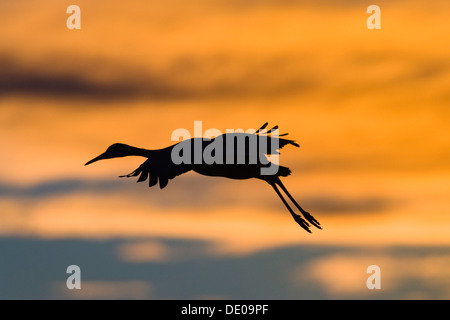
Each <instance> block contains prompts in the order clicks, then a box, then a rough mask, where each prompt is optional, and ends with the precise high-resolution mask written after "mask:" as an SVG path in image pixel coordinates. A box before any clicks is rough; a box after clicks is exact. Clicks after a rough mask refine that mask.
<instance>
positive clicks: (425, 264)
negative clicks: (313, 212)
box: [292, 248, 450, 299]
mask: <svg viewBox="0 0 450 320" xmlns="http://www.w3.org/2000/svg"><path fill="white" fill-rule="evenodd" d="M406 251H407V252H405V250H403V253H402V254H398V253H395V252H396V250H392V249H387V250H375V251H373V252H370V253H368V252H361V251H354V252H351V253H339V254H332V255H328V256H323V257H320V258H317V259H312V260H311V261H309V262H308V263H306V264H304V265H302V266H300V267H299V268H297V269H296V270H295V271H294V272H293V274H292V275H293V278H294V280H295V281H296V282H297V284H298V285H300V286H304V285H305V281H306V280H305V278H307V279H308V280H307V281H306V282H309V283H310V285H313V286H317V285H319V286H321V287H322V288H323V290H324V291H325V292H326V293H327V295H328V296H329V298H332V299H333V298H354V297H360V298H381V297H389V296H394V297H395V296H397V297H399V296H401V297H403V298H404V299H435V298H436V297H437V296H439V297H440V299H448V298H449V297H450V290H449V289H448V288H449V287H450V280H449V279H450V270H449V268H448V265H449V263H450V257H449V256H448V254H447V253H444V254H443V253H442V252H433V251H435V250H432V248H430V249H429V250H425V253H424V252H421V250H413V249H408V250H406ZM427 251H428V252H427ZM371 265H377V266H379V267H380V271H381V272H380V283H381V289H379V290H369V289H368V288H367V285H366V282H367V279H368V278H369V277H370V276H371V275H372V272H369V273H368V272H367V268H368V267H369V266H371Z"/></svg>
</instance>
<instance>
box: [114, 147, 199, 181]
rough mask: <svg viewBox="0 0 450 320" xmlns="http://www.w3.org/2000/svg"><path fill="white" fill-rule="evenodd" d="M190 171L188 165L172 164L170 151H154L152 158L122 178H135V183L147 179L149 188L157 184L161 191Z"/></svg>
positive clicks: (190, 167)
mask: <svg viewBox="0 0 450 320" xmlns="http://www.w3.org/2000/svg"><path fill="white" fill-rule="evenodd" d="M191 169H192V166H191V165H189V164H184V163H181V164H174V163H173V161H172V158H171V149H168V148H167V149H162V150H155V151H154V153H153V154H152V156H151V157H150V158H149V159H148V160H146V161H145V162H144V163H143V164H141V165H140V166H139V168H137V169H136V170H134V171H133V172H131V173H130V174H127V175H124V176H120V177H121V178H122V177H127V178H130V177H137V176H139V178H138V180H137V182H142V181H145V180H147V178H148V179H149V187H153V186H154V185H156V184H157V183H158V180H159V187H160V188H161V189H163V188H165V187H166V186H167V184H168V183H169V180H170V179H173V178H175V177H176V176H179V175H181V174H183V173H185V172H188V171H190V170H191Z"/></svg>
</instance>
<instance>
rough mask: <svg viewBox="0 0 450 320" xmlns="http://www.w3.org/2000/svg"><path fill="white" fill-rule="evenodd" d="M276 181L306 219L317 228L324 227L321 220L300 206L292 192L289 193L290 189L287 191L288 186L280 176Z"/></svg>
mask: <svg viewBox="0 0 450 320" xmlns="http://www.w3.org/2000/svg"><path fill="white" fill-rule="evenodd" d="M275 183H276V184H278V185H279V186H280V187H281V189H282V190H283V191H284V193H286V194H287V196H288V197H289V199H291V201H292V202H293V203H294V204H295V206H296V207H297V208H298V210H300V212H301V213H302V214H303V216H304V217H305V219H306V220H308V221H309V222H310V223H311V224H312V225H313V226H315V227H316V228H319V229H322V227H321V226H320V223H319V221H317V220H316V219H315V218H314V217H313V216H312V215H311V214H310V213H309V212H307V211H305V210H303V208H302V207H300V205H299V204H298V203H297V201H295V199H294V197H292V196H291V194H290V193H289V191H287V189H286V187H285V186H284V185H283V183H282V182H281V180H280V178H277V180H275Z"/></svg>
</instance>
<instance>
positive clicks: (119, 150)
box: [85, 143, 152, 166]
mask: <svg viewBox="0 0 450 320" xmlns="http://www.w3.org/2000/svg"><path fill="white" fill-rule="evenodd" d="M151 153H152V150H147V149H142V148H136V147H133V146H129V145H127V144H123V143H115V144H113V145H111V146H110V147H109V148H108V149H107V150H106V151H105V152H104V153H102V154H101V155H99V156H98V157H96V158H94V159H92V160H90V161H88V162H86V164H85V166H87V165H89V164H91V163H94V162H96V161H99V160H104V159H112V158H121V157H127V156H141V157H145V158H149V157H150V156H151Z"/></svg>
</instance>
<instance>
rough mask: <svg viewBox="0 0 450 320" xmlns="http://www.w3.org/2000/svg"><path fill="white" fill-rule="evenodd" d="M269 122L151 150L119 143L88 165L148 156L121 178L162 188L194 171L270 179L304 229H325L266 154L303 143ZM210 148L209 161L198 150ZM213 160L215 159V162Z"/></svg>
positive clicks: (283, 169)
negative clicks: (252, 127)
mask: <svg viewBox="0 0 450 320" xmlns="http://www.w3.org/2000/svg"><path fill="white" fill-rule="evenodd" d="M267 125H268V123H265V124H264V125H263V126H262V127H261V128H260V129H258V130H257V131H255V132H254V133H251V134H250V133H243V132H242V133H241V132H237V133H235V132H233V133H226V134H222V135H220V136H217V137H214V138H212V139H207V138H191V139H185V140H183V141H180V142H178V143H176V144H174V145H171V146H169V147H167V148H163V149H158V150H148V149H142V148H136V147H132V146H129V145H127V144H123V143H115V144H113V145H111V146H110V147H109V148H108V149H107V150H106V151H105V152H104V153H102V154H101V155H99V156H98V157H96V158H94V159H92V160H90V161H88V162H87V163H86V164H85V165H89V164H91V163H93V162H96V161H98V160H103V159H112V158H119V157H126V156H141V157H145V158H147V160H146V161H145V162H144V163H142V164H141V165H140V166H139V167H138V168H137V169H136V170H134V171H133V172H131V173H130V174H127V175H123V176H120V177H121V178H122V177H127V178H130V177H137V176H139V178H138V180H137V182H142V181H145V180H147V178H148V179H149V186H150V187H152V186H154V185H156V184H157V183H158V181H159V186H160V188H161V189H163V188H165V187H166V186H167V184H168V182H169V180H171V179H174V178H175V177H177V176H179V175H181V174H183V173H186V172H188V171H191V170H192V171H194V172H197V173H199V174H202V175H205V176H215V177H226V178H231V179H238V180H242V179H251V178H257V179H260V180H263V181H266V182H267V183H268V184H269V185H270V186H272V188H273V189H274V190H275V192H276V193H277V195H278V196H279V197H280V199H281V201H282V202H283V203H284V205H285V206H286V208H287V209H288V210H289V212H290V214H291V215H292V217H293V218H294V220H295V221H296V222H297V223H298V224H299V225H300V226H301V227H302V228H303V229H305V230H306V231H308V232H311V230H310V224H312V225H313V226H315V227H317V228H319V229H322V228H321V226H320V223H319V222H318V221H317V220H316V219H315V218H314V217H313V216H312V215H311V214H309V213H308V212H307V211H305V210H304V209H303V208H302V207H301V206H300V205H299V204H298V203H297V201H295V199H294V198H293V197H292V196H291V194H290V193H289V191H288V190H287V189H286V187H285V186H284V185H283V183H282V182H281V180H280V177H287V176H289V175H290V174H291V170H290V169H289V168H287V167H283V166H279V165H277V164H275V163H273V162H270V161H269V160H268V159H267V157H266V156H268V155H277V154H279V153H278V149H281V148H282V147H284V146H285V145H288V144H290V145H293V146H295V147H299V145H298V144H297V143H296V142H295V141H293V140H289V139H284V138H280V137H281V136H286V135H287V134H281V135H275V134H273V132H277V130H278V126H275V127H273V128H272V129H270V130H266V129H265V128H266V127H267ZM237 141H244V143H243V144H242V143H241V144H239V143H237ZM207 150H209V156H210V157H209V158H210V159H209V160H208V159H206V157H202V156H201V155H200V157H199V156H198V152H201V153H202V154H203V153H205V152H206V151H207ZM199 159H200V160H199ZM211 159H213V160H214V161H211ZM230 160H231V161H230ZM269 169H272V170H269ZM264 170H268V171H266V172H269V171H270V174H268V173H264ZM278 186H279V187H280V188H281V190H282V191H283V192H284V193H285V194H286V195H287V196H288V198H289V199H290V200H291V201H292V203H293V204H294V205H295V207H297V209H298V210H299V211H300V213H301V215H300V214H297V213H295V212H294V210H292V208H291V207H290V206H289V204H288V202H287V201H286V199H285V198H284V197H283V195H282V193H281V192H280V190H279V189H278ZM302 216H303V217H302Z"/></svg>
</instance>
